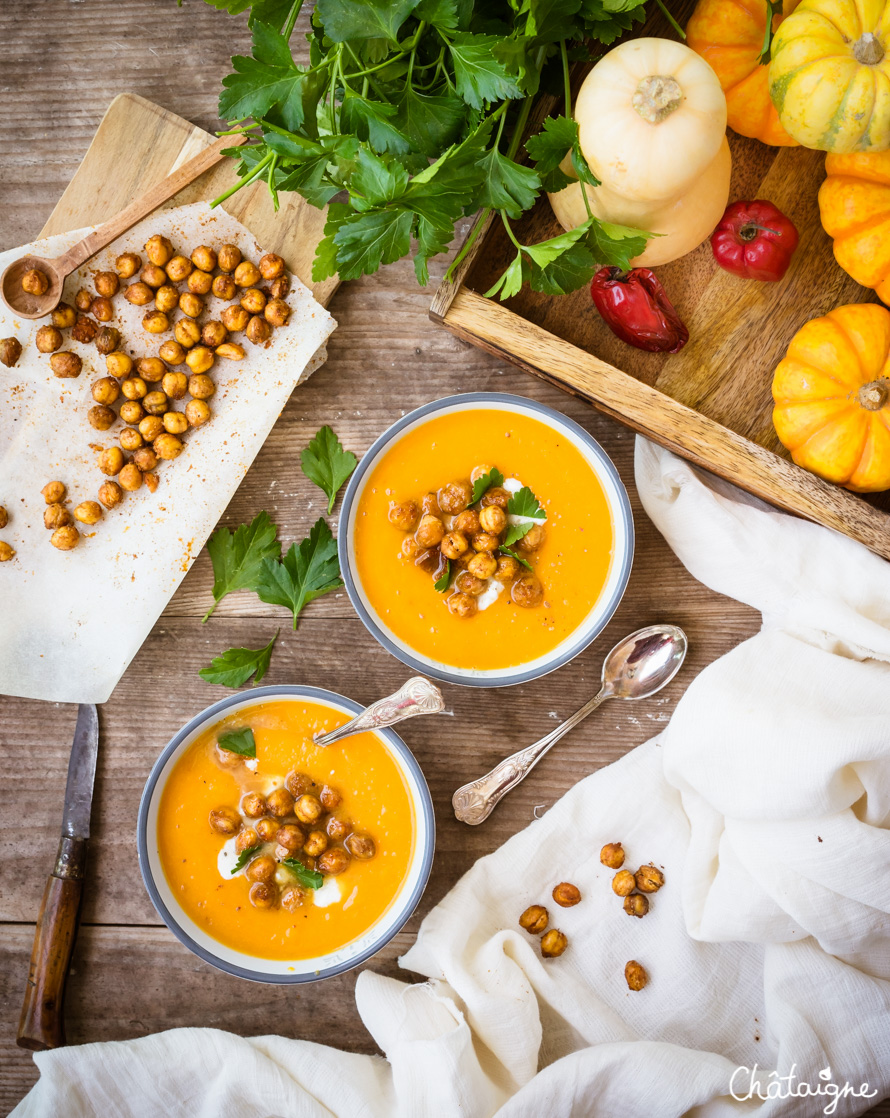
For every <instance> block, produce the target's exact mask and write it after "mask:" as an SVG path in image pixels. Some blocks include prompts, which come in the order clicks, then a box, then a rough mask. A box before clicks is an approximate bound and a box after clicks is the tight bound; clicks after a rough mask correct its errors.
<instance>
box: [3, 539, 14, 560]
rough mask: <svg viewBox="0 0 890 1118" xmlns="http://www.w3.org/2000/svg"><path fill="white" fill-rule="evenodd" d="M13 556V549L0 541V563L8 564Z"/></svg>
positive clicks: (4, 541)
mask: <svg viewBox="0 0 890 1118" xmlns="http://www.w3.org/2000/svg"><path fill="white" fill-rule="evenodd" d="M14 555H15V548H14V547H12V546H11V545H10V544H8V543H7V542H6V540H0V563H8V562H9V560H10V559H12V558H13V556H14Z"/></svg>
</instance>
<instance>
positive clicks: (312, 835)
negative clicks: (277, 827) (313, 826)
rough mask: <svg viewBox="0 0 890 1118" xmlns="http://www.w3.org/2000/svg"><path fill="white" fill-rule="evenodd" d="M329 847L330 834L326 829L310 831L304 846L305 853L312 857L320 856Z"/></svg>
mask: <svg viewBox="0 0 890 1118" xmlns="http://www.w3.org/2000/svg"><path fill="white" fill-rule="evenodd" d="M327 848H328V836H327V835H326V834H325V833H324V831H310V832H309V835H308V836H307V838H306V842H305V844H304V846H303V853H304V854H308V855H309V857H310V858H318V857H319V856H320V855H322V854H324V852H325V851H326V850H327Z"/></svg>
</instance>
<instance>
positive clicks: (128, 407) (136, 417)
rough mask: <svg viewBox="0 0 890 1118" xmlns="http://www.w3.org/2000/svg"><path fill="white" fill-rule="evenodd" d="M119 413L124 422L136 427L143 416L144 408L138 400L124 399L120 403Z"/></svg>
mask: <svg viewBox="0 0 890 1118" xmlns="http://www.w3.org/2000/svg"><path fill="white" fill-rule="evenodd" d="M120 415H121V419H122V420H123V421H124V423H129V424H130V426H131V427H136V426H137V425H138V424H139V423H141V421H142V419H143V418H144V417H145V408H144V407H143V406H142V405H141V404H140V403H139V401H138V400H126V401H125V402H124V403H123V404H121V412H120Z"/></svg>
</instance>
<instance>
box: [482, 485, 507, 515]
mask: <svg viewBox="0 0 890 1118" xmlns="http://www.w3.org/2000/svg"><path fill="white" fill-rule="evenodd" d="M509 500H510V494H509V493H508V492H507V490H506V489H504V487H503V486H502V485H493V486H492V487H491V488H490V489H487V490H486V491H485V492H484V493H483V494H482V502H481V503H482V507H483V508H487V507H488V506H489V505H497V506H498V508H501V509H503V510H504V512H506V511H507V502H508V501H509Z"/></svg>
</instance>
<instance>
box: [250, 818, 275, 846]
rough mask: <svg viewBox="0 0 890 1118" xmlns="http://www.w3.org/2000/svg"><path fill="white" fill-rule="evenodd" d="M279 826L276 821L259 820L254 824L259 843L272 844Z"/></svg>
mask: <svg viewBox="0 0 890 1118" xmlns="http://www.w3.org/2000/svg"><path fill="white" fill-rule="evenodd" d="M280 826H281V824H280V823H279V821H278V820H277V819H269V818H266V819H260V820H258V822H257V823H255V824H254V827H255V828H256V833H257V834H258V835H259V838H260V842H274V841H275V836H276V835H277V834H278V828H279V827H280Z"/></svg>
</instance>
